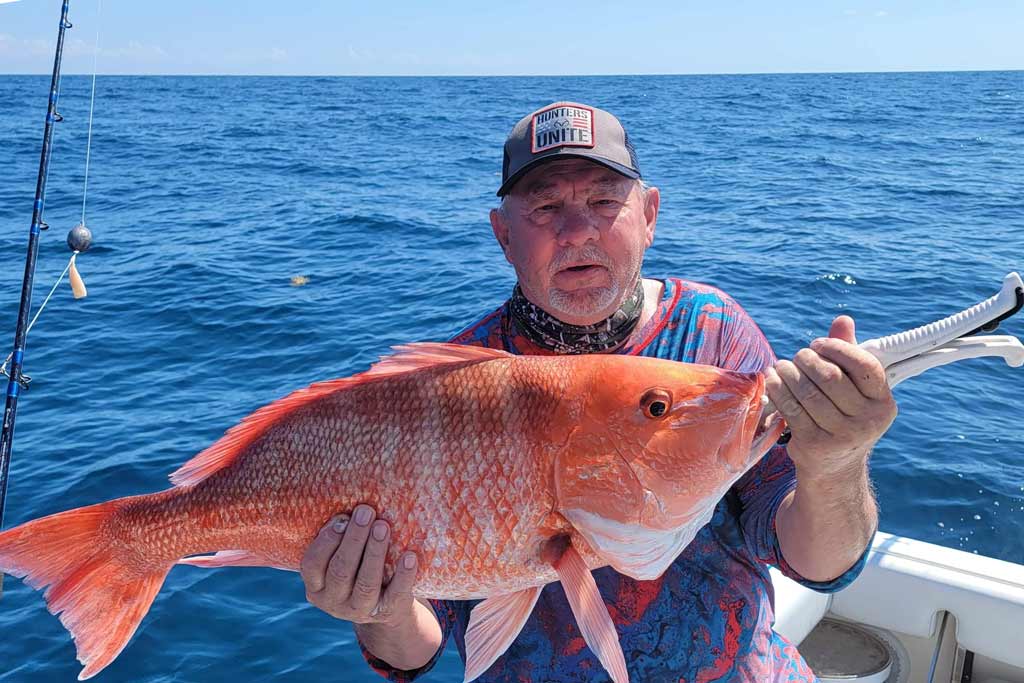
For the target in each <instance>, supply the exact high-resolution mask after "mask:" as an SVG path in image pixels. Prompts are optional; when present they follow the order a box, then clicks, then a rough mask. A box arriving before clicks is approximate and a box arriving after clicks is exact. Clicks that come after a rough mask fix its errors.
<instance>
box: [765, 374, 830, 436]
mask: <svg viewBox="0 0 1024 683" xmlns="http://www.w3.org/2000/svg"><path fill="white" fill-rule="evenodd" d="M794 372H796V373H798V372H799V370H797V369H796V366H795V365H793V364H792V363H790V362H789V361H786V360H783V361H779V362H778V363H777V364H776V365H775V367H774V368H768V369H767V370H765V371H764V375H765V380H764V385H765V391H766V392H767V393H768V398H770V399H771V401H772V403H773V404H774V405H775V409H776V410H778V411H779V414H781V415H782V417H783V418H785V420H786V423H787V424H788V425H789V427H790V429H791V430H792V431H796V432H800V433H808V432H811V431H813V430H815V429H819V427H818V425H817V423H815V421H814V420H813V419H812V418H811V416H810V415H809V414H808V413H807V411H806V410H804V408H803V406H802V405H800V401H799V400H797V398H796V396H794V395H793V392H792V391H791V390H790V389H789V386H788V385H787V384H786V382H785V380H784V379H783V377H782V375H783V374H784V373H785V374H792V373H794Z"/></svg>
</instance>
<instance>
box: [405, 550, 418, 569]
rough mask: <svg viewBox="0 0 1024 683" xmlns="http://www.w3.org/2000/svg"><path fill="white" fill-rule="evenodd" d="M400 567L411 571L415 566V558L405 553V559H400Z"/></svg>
mask: <svg viewBox="0 0 1024 683" xmlns="http://www.w3.org/2000/svg"><path fill="white" fill-rule="evenodd" d="M402 565H403V566H404V567H405V568H406V569H412V568H414V567H415V566H416V556H415V555H413V554H412V553H406V554H405V557H403V558H402Z"/></svg>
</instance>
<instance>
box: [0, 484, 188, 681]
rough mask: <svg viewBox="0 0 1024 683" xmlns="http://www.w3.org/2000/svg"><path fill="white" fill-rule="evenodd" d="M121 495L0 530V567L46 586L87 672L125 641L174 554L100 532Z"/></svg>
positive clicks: (103, 662)
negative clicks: (144, 549) (162, 555)
mask: <svg viewBox="0 0 1024 683" xmlns="http://www.w3.org/2000/svg"><path fill="white" fill-rule="evenodd" d="M125 500H126V499H124V498H122V499H119V500H112V501H109V502H107V503H100V504H99V505H91V506H89V507H84V508H78V509H76V510H68V511H67V512H60V513H57V514H55V515H50V516H48V517H43V518H41V519H36V520H33V521H31V522H26V523H25V524H22V525H21V526H18V527H15V528H13V529H10V530H8V531H4V532H2V533H0V571H3V572H5V573H8V574H11V575H13V576H16V577H18V578H22V579H24V580H25V582H26V583H27V584H28V585H30V586H32V587H33V588H35V589H37V590H39V589H43V588H45V589H46V592H45V593H44V594H43V597H44V598H45V599H46V604H47V609H49V610H50V612H51V613H53V614H54V615H57V616H58V617H59V618H60V621H61V623H62V624H63V625H64V628H66V629H67V630H68V631H69V632H70V633H71V637H72V638H73V639H74V640H75V648H76V650H77V653H78V661H80V662H81V663H82V664H83V665H84V667H85V668H83V669H82V672H81V673H80V674H79V676H78V679H79V680H85V679H87V678H91V677H92V676H95V675H96V674H97V673H99V672H100V671H101V670H102V669H103V668H104V667H106V666H107V665H108V664H110V662H112V661H113V660H114V658H115V657H117V655H118V654H120V652H121V650H123V649H124V646H125V645H127V644H128V641H129V640H130V639H131V637H132V635H133V634H134V633H135V630H136V629H137V628H138V626H139V623H140V622H141V621H142V618H143V617H144V616H145V615H146V612H148V611H149V607H150V605H151V604H152V603H153V598H154V597H156V594H157V593H158V592H159V591H160V587H161V586H162V585H163V582H164V579H165V578H166V576H167V572H168V571H170V569H171V567H172V566H173V561H168V562H159V561H156V560H153V559H151V558H146V557H145V555H144V553H141V552H140V553H135V552H132V549H130V548H127V549H126V548H125V547H124V544H123V543H116V542H115V539H114V538H112V537H111V536H110V534H109V533H108V532H107V531H106V526H107V525H106V523H107V522H108V521H109V520H110V519H111V518H112V517H113V516H114V515H115V514H116V513H117V511H118V510H119V509H120V508H121V507H122V506H123V504H124V501H125Z"/></svg>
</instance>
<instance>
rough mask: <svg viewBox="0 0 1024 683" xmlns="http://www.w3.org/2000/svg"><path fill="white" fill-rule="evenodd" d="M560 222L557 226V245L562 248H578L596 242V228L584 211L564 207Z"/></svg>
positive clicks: (597, 233)
mask: <svg viewBox="0 0 1024 683" xmlns="http://www.w3.org/2000/svg"><path fill="white" fill-rule="evenodd" d="M561 219H562V220H561V221H560V223H559V226H558V244H559V245H560V246H563V247H568V246H573V247H578V246H582V245H584V244H586V243H587V242H590V241H592V240H596V239H597V237H598V235H599V234H600V233H599V232H598V229H597V226H596V225H595V224H594V221H593V220H592V219H591V217H590V216H588V215H587V213H586V211H582V210H580V209H576V208H574V207H566V208H565V209H564V210H563V211H562V216H561Z"/></svg>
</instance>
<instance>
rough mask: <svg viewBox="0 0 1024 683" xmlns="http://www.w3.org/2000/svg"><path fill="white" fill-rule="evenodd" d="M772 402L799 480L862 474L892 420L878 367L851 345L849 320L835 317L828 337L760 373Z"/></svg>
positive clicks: (890, 404)
mask: <svg viewBox="0 0 1024 683" xmlns="http://www.w3.org/2000/svg"><path fill="white" fill-rule="evenodd" d="M765 378H766V382H765V384H766V389H767V392H768V397H769V398H770V399H771V400H772V403H773V404H774V405H775V407H776V408H777V409H778V411H779V412H780V413H781V414H782V416H783V417H784V418H785V419H786V422H787V423H788V424H789V428H790V430H791V432H792V434H793V437H792V439H791V440H790V442H789V446H788V451H789V456H790V458H792V459H793V464H794V465H795V466H796V469H797V478H798V480H799V481H802V482H807V481H812V482H818V481H820V482H829V483H832V482H839V481H842V480H845V479H849V478H854V477H858V476H862V473H863V472H864V469H865V467H866V464H867V459H868V454H869V453H870V452H871V448H872V447H873V446H874V445H875V443H876V442H877V441H878V439H879V438H881V436H882V435H883V434H884V433H885V432H886V430H887V429H889V425H891V424H892V422H893V420H894V419H896V402H895V401H894V400H893V397H892V392H891V391H890V389H889V385H888V382H887V381H886V379H885V369H884V368H883V367H882V365H881V363H879V362H878V359H876V358H875V357H874V356H872V355H871V354H870V353H868V352H867V351H864V350H863V349H861V348H859V347H858V346H857V339H856V336H855V332H854V323H853V319H852V318H850V317H849V316H845V315H843V316H839V317H838V318H836V319H835V320H834V321H833V322H832V328H831V330H830V331H829V338H828V339H816V340H814V341H813V342H812V343H811V345H810V348H805V349H802V350H800V351H799V352H798V353H797V354H796V356H794V358H793V361H792V362H790V361H786V360H783V361H779V363H778V364H777V365H776V366H775V367H774V368H773V369H769V370H767V371H766V372H765Z"/></svg>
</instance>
